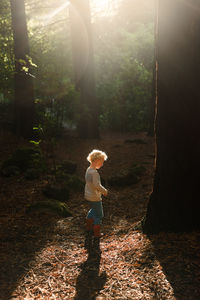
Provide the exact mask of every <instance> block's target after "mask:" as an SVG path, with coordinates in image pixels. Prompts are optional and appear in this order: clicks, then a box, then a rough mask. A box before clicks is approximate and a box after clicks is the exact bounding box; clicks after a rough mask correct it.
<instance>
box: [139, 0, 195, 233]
mask: <svg viewBox="0 0 200 300" xmlns="http://www.w3.org/2000/svg"><path fill="white" fill-rule="evenodd" d="M199 11H200V4H199V1H196V0H189V1H180V0H159V1H158V23H157V26H158V27H157V28H158V31H157V51H156V54H157V57H156V60H157V66H158V69H157V111H156V170H155V178H154V185H153V192H152V194H151V196H150V200H149V203H148V208H147V213H146V217H145V219H144V221H143V228H144V231H145V232H149V233H154V232H158V231H190V230H195V229H199V228H200V218H199V210H200V201H199V195H198V194H199V186H200V184H199V170H200V159H199V155H200V139H199V130H200V88H199V78H200V35H199V32H200V14H199Z"/></svg>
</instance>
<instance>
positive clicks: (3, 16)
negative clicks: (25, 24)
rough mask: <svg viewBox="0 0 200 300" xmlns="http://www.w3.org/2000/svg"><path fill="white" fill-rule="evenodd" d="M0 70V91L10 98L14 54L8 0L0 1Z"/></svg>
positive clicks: (6, 97)
mask: <svg viewBox="0 0 200 300" xmlns="http://www.w3.org/2000/svg"><path fill="white" fill-rule="evenodd" d="M0 70H1V72H0V82H1V86H0V93H1V94H2V95H3V96H4V97H5V99H9V100H10V99H11V98H12V95H13V88H14V85H13V84H14V82H13V76H14V54H13V36H12V28H11V18H10V6H9V1H8V0H1V3H0Z"/></svg>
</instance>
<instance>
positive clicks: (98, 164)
mask: <svg viewBox="0 0 200 300" xmlns="http://www.w3.org/2000/svg"><path fill="white" fill-rule="evenodd" d="M103 163H104V159H103V158H100V159H97V160H95V168H96V169H100V168H101V167H102V166H103Z"/></svg>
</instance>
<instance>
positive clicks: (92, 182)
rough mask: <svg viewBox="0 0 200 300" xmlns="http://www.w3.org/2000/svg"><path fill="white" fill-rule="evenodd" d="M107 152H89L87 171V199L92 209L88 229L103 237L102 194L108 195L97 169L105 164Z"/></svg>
mask: <svg viewBox="0 0 200 300" xmlns="http://www.w3.org/2000/svg"><path fill="white" fill-rule="evenodd" d="M107 158H108V157H107V155H106V153H105V152H102V151H100V150H93V151H92V152H91V153H89V155H88V157H87V160H88V161H89V162H90V166H89V167H88V168H87V170H86V173H85V181H86V184H85V199H86V200H87V201H88V204H89V207H90V210H89V212H88V214H87V218H86V229H87V231H91V230H93V231H94V237H96V238H99V237H101V233H100V224H101V220H102V218H103V206H102V198H101V195H104V196H107V193H108V192H107V190H106V189H105V188H104V187H103V186H102V185H101V180H100V176H99V173H98V171H97V169H100V168H101V167H102V166H103V163H104V161H105V160H106V159H107Z"/></svg>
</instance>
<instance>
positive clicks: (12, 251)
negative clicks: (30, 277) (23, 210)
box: [0, 214, 58, 300]
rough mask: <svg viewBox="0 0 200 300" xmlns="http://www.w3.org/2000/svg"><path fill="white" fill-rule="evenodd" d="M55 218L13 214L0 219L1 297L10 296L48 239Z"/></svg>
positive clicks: (50, 236)
mask: <svg viewBox="0 0 200 300" xmlns="http://www.w3.org/2000/svg"><path fill="white" fill-rule="evenodd" d="M2 218H3V217H2V216H1V221H2ZM5 218H8V217H7V216H6V217H5ZM57 220H58V218H57V217H55V216H51V218H50V217H49V216H48V215H46V216H45V215H44V214H43V215H32V216H29V215H23V216H22V215H21V216H20V217H19V218H17V217H16V216H15V215H14V216H13V218H11V219H9V222H7V223H6V222H5V220H4V221H2V222H1V228H0V229H1V230H0V231H1V232H0V237H1V244H0V299H2V300H7V299H10V298H11V297H12V294H13V292H14V291H15V289H16V288H17V286H18V284H19V282H20V280H21V279H22V278H23V277H24V276H25V275H26V273H27V272H28V271H29V270H30V269H31V266H32V264H34V261H35V257H36V256H37V253H39V252H40V251H41V249H42V248H43V247H44V246H45V244H46V243H47V242H48V241H51V239H52V233H53V228H54V226H55V223H56V221H57Z"/></svg>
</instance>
